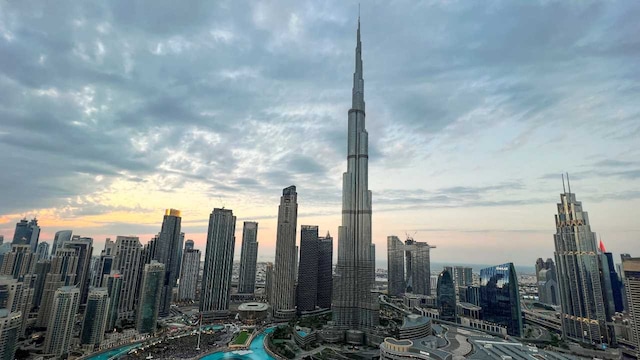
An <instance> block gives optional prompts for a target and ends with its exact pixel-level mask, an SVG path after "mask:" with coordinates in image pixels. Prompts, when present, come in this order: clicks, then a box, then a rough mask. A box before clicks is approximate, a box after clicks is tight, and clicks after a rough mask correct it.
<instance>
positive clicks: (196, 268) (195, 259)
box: [178, 247, 200, 301]
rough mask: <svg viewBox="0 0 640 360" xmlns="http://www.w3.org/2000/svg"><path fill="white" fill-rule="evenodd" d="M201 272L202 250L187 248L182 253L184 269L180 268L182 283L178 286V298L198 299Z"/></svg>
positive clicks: (181, 299)
mask: <svg viewBox="0 0 640 360" xmlns="http://www.w3.org/2000/svg"><path fill="white" fill-rule="evenodd" d="M199 272H200V250H197V249H193V248H192V249H187V248H186V247H185V249H184V252H183V253H182V269H181V270H180V285H179V286H178V300H180V301H187V300H196V290H197V288H198V274H199Z"/></svg>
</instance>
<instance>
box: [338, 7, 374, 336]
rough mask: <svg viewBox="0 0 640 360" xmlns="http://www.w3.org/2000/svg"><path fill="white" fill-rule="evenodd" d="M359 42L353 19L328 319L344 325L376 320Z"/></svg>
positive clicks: (370, 324) (365, 325) (369, 325)
mask: <svg viewBox="0 0 640 360" xmlns="http://www.w3.org/2000/svg"><path fill="white" fill-rule="evenodd" d="M364 105H365V104H364V79H363V77H362V43H361V42H360V19H359V18H358V31H357V45H356V71H355V72H354V74H353V95H352V106H351V110H349V123H348V140H347V172H345V173H344V174H343V175H342V226H340V228H339V229H338V264H337V266H336V276H335V281H334V286H335V288H334V293H333V304H332V308H333V320H334V322H335V324H336V325H337V326H339V327H341V328H345V329H358V330H366V329H368V328H372V327H374V326H376V325H378V309H379V305H378V300H377V297H376V295H375V294H373V293H372V292H371V290H372V289H373V285H374V276H375V258H374V252H373V251H372V249H373V247H372V244H371V191H369V186H368V180H369V143H368V133H367V130H366V128H365V107H364Z"/></svg>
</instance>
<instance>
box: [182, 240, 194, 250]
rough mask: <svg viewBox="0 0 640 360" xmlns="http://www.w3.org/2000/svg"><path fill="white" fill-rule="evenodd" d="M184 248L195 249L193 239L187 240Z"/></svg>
mask: <svg viewBox="0 0 640 360" xmlns="http://www.w3.org/2000/svg"><path fill="white" fill-rule="evenodd" d="M184 249H185V250H193V249H194V242H193V240H191V239H189V240H187V241H185V242H184Z"/></svg>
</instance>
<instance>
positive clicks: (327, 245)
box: [317, 231, 333, 309]
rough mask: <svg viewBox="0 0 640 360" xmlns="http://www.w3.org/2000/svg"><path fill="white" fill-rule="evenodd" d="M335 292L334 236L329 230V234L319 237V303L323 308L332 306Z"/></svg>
mask: <svg viewBox="0 0 640 360" xmlns="http://www.w3.org/2000/svg"><path fill="white" fill-rule="evenodd" d="M332 293H333V238H332V237H331V234H329V232H328V231H327V236H325V237H320V238H318V303H317V306H318V307H319V308H321V309H330V308H331V294H332Z"/></svg>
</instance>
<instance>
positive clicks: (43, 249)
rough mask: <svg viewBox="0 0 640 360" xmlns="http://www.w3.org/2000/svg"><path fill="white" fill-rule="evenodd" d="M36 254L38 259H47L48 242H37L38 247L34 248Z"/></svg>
mask: <svg viewBox="0 0 640 360" xmlns="http://www.w3.org/2000/svg"><path fill="white" fill-rule="evenodd" d="M36 254H37V255H38V260H47V259H49V243H48V242H46V241H43V242H41V243H38V247H37V248H36Z"/></svg>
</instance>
